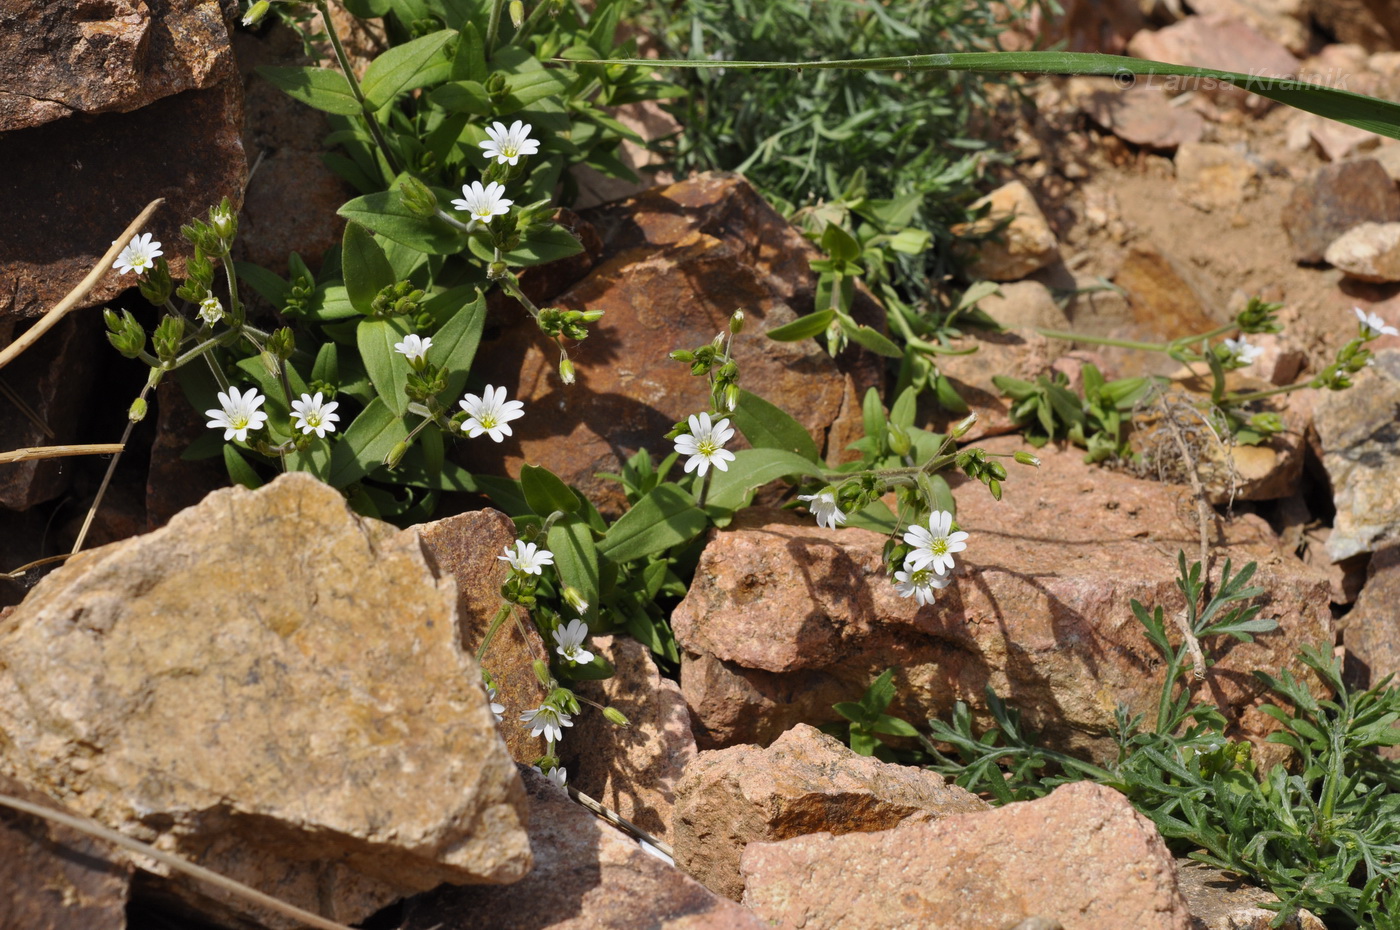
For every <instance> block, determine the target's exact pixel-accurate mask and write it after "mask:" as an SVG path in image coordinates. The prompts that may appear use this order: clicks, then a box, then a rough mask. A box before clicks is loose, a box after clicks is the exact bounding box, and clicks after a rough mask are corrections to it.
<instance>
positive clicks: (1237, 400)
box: [1221, 381, 1312, 404]
mask: <svg viewBox="0 0 1400 930" xmlns="http://www.w3.org/2000/svg"><path fill="white" fill-rule="evenodd" d="M1307 387H1312V383H1311V382H1309V381H1299V382H1298V383H1297V384H1285V385H1284V386H1283V387H1276V388H1269V389H1268V390H1265V391H1251V392H1250V393H1248V394H1226V395H1225V396H1224V397H1222V398H1221V402H1222V403H1226V404H1247V403H1249V402H1250V401H1254V400H1263V399H1264V398H1266V397H1276V396H1277V395H1279V394H1288V393H1291V392H1293V391H1301V390H1302V389H1303V388H1307Z"/></svg>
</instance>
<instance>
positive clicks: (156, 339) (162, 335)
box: [151, 314, 185, 364]
mask: <svg viewBox="0 0 1400 930" xmlns="http://www.w3.org/2000/svg"><path fill="white" fill-rule="evenodd" d="M184 335H185V321H184V320H183V319H182V318H180V317H178V316H171V315H169V314H167V315H166V317H165V319H163V320H161V321H160V325H158V326H157V327H156V329H155V332H153V333H152V334H151V346H152V347H153V348H154V349H155V350H156V357H157V358H159V359H160V360H161V361H162V362H165V363H167V364H169V363H171V362H174V361H175V356H177V355H179V354H180V340H181V339H182V338H184Z"/></svg>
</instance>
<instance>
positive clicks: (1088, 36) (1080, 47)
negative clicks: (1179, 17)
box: [1008, 0, 1146, 55]
mask: <svg viewBox="0 0 1400 930" xmlns="http://www.w3.org/2000/svg"><path fill="white" fill-rule="evenodd" d="M1025 16H1026V18H1025V20H1024V21H1023V22H1022V23H1018V24H1016V25H1014V26H1013V28H1012V32H1013V33H1016V32H1024V34H1025V38H1024V39H1023V40H1022V42H1023V45H1024V50H1029V49H1030V48H1032V47H1034V48H1046V47H1048V46H1051V45H1054V44H1056V43H1059V42H1064V43H1065V47H1066V50H1067V51H1071V52H1105V53H1107V54H1110V55H1121V54H1123V49H1124V47H1125V46H1126V45H1127V43H1128V40H1129V39H1130V38H1132V36H1133V34H1134V33H1136V32H1137V31H1138V30H1139V29H1141V28H1142V27H1143V26H1144V25H1146V17H1145V15H1144V13H1143V10H1142V5H1141V4H1140V3H1138V2H1137V0H1067V2H1065V3H1059V4H1056V7H1041V6H1032V7H1028V8H1026V9H1025ZM1008 50H1010V48H1009V47H1008Z"/></svg>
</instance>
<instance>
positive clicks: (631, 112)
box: [573, 100, 681, 210]
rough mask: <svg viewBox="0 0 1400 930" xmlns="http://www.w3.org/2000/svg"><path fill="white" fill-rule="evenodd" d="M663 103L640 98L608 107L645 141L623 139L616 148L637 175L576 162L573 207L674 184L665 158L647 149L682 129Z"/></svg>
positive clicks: (621, 159) (595, 204)
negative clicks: (632, 178) (606, 171)
mask: <svg viewBox="0 0 1400 930" xmlns="http://www.w3.org/2000/svg"><path fill="white" fill-rule="evenodd" d="M662 106H663V105H662V104H661V103H660V102H659V101H656V100H641V101H638V102H636V103H629V104H625V105H623V106H620V107H613V108H610V109H609V111H608V115H609V116H611V117H612V118H613V119H615V120H617V121H618V122H619V123H621V124H622V125H623V126H626V127H627V128H628V129H630V130H632V131H633V132H635V133H636V134H637V135H638V136H640V137H641V138H642V139H643V140H644V141H642V142H633V141H632V140H631V139H623V140H622V144H621V145H620V146H618V149H617V160H618V161H620V162H622V164H623V165H625V166H626V167H627V168H628V169H630V170H631V171H632V172H633V173H634V174H636V175H637V178H638V180H636V181H628V180H627V179H625V178H614V177H609V176H607V175H605V174H603V173H602V172H601V171H598V170H597V169H594V168H590V167H588V166H587V165H575V166H574V168H573V176H574V181H575V183H577V184H578V188H579V194H578V197H576V198H575V199H574V209H576V210H586V209H588V208H589V207H595V206H597V205H598V204H601V203H607V202H608V201H610V200H621V199H623V198H624V197H635V196H636V195H637V194H640V193H642V192H643V191H645V190H647V189H648V188H650V187H655V186H657V185H658V184H659V185H670V184H674V183H676V178H675V175H673V174H672V173H671V172H669V171H667V170H665V169H664V168H663V167H662V166H663V165H664V164H665V161H666V160H665V157H664V156H662V155H661V153H660V152H657V151H655V150H653V149H651V148H648V144H649V143H653V142H656V141H657V140H660V139H666V138H669V137H673V136H675V135H677V134H678V133H680V131H681V124H680V123H679V122H678V121H677V120H676V118H675V117H674V116H672V115H671V114H670V113H668V112H667V111H666V110H664V109H662Z"/></svg>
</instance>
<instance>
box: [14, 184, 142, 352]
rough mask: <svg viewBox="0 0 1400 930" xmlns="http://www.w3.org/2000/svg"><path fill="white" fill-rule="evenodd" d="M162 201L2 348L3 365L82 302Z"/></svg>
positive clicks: (139, 217)
mask: <svg viewBox="0 0 1400 930" xmlns="http://www.w3.org/2000/svg"><path fill="white" fill-rule="evenodd" d="M163 203H165V198H164V197H157V198H156V199H155V200H152V201H151V202H150V203H148V204H146V209H144V210H142V211H141V212H140V213H139V214H138V215H137V217H136V219H134V220H132V221H131V224H130V225H129V226H127V227H126V229H125V230H124V231H123V232H122V234H121V235H120V236H118V237H117V241H115V242H113V243H112V247H111V248H110V249H108V250H107V254H105V255H103V256H102V257H101V258H100V259H98V261H97V264H96V265H94V266H93V267H92V270H91V271H89V272H88V274H87V277H85V278H83V280H81V281H79V282H78V286H77V287H75V288H73V290H71V291H69V292H68V296H67V297H65V298H63V299H62V300H61V301H59V302H58V303H57V304H56V305H55V306H54V308H53V309H52V310H50V311H49V312H48V313H46V314H44V315H43V316H41V317H39V322H37V323H35V324H34V325H33V326H31V327H29V329H27V330H25V331H24V333H23V334H22V335H21V336H20V337H19V338H18V339H16V340H15V341H14V342H12V343H10V344H9V345H8V346H6V347H5V348H4V349H3V350H0V368H4V367H5V366H6V365H8V364H10V362H13V361H14V360H15V359H16V358H18V357H19V355H20V353H22V352H23V351H24V350H25V349H27V348H29V347H30V346H32V345H33V344H34V343H36V342H38V341H39V337H40V336H42V335H44V333H46V332H48V331H49V330H51V329H53V328H54V327H55V326H57V325H58V323H59V321H60V320H62V319H63V318H64V317H65V316H67V315H68V313H69V311H71V310H72V309H73V308H74V307H76V306H77V305H78V304H79V303H81V302H82V300H83V298H84V297H86V296H87V295H88V294H89V293H91V292H92V289H93V288H94V287H97V282H98V281H101V280H102V276H103V275H105V274H106V273H107V269H109V268H111V267H112V262H114V261H116V260H117V256H118V255H120V254H121V252H122V249H124V248H126V246H127V243H128V242H130V241H131V237H132V236H134V235H136V233H137V232H139V231H140V229H141V227H142V226H145V225H146V221H147V220H149V219H150V218H151V214H153V213H155V212H156V208H157V207H159V206H160V205H161V204H163Z"/></svg>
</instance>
